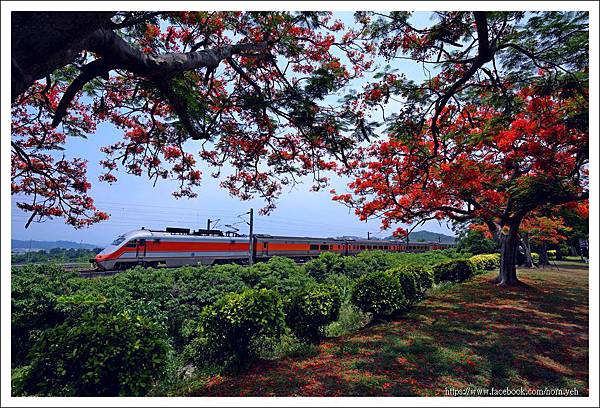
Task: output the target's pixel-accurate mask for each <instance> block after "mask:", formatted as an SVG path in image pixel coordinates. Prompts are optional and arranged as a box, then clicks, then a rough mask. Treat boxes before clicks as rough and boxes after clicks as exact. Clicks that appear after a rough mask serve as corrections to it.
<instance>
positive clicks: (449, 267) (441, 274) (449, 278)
mask: <svg viewBox="0 0 600 408" xmlns="http://www.w3.org/2000/svg"><path fill="white" fill-rule="evenodd" d="M476 272H477V269H476V268H475V265H474V264H473V262H471V261H470V260H469V259H452V260H450V261H446V262H442V263H439V264H437V265H435V266H434V267H433V274H434V279H435V281H436V283H439V282H462V281H465V280H467V279H470V278H472V277H473V276H474V275H475V273H476Z"/></svg>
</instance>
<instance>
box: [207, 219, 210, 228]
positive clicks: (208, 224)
mask: <svg viewBox="0 0 600 408" xmlns="http://www.w3.org/2000/svg"><path fill="white" fill-rule="evenodd" d="M206 229H207V230H208V231H210V218H209V219H208V220H206Z"/></svg>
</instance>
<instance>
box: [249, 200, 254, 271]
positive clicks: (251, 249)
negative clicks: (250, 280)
mask: <svg viewBox="0 0 600 408" xmlns="http://www.w3.org/2000/svg"><path fill="white" fill-rule="evenodd" d="M249 214H250V223H249V225H250V234H249V235H250V236H249V237H248V243H249V245H248V265H250V266H252V263H253V261H254V259H252V258H253V255H254V251H253V249H254V248H253V244H254V237H253V235H254V208H250V212H249Z"/></svg>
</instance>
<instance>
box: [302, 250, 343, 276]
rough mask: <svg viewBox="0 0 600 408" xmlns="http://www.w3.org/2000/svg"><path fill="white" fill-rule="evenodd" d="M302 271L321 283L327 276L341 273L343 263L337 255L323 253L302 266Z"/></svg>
mask: <svg viewBox="0 0 600 408" xmlns="http://www.w3.org/2000/svg"><path fill="white" fill-rule="evenodd" d="M304 270H306V272H307V273H308V274H309V275H310V276H312V277H313V278H315V279H316V281H317V282H323V281H324V280H325V279H326V278H327V276H328V275H331V274H341V273H343V272H344V261H343V258H342V257H341V256H340V255H338V254H335V253H333V252H324V253H322V254H320V255H319V256H318V257H317V258H314V259H311V260H310V261H308V262H307V263H306V264H304Z"/></svg>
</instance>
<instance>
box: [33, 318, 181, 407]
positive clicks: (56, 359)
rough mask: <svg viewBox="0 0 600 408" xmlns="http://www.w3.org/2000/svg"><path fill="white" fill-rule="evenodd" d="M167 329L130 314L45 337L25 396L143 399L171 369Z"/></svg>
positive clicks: (85, 321) (73, 324)
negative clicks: (129, 397) (132, 397)
mask: <svg viewBox="0 0 600 408" xmlns="http://www.w3.org/2000/svg"><path fill="white" fill-rule="evenodd" d="M168 352H169V342H168V338H167V333H166V330H165V329H164V327H163V326H162V325H160V324H157V323H156V322H154V321H153V320H152V319H150V318H148V317H145V316H140V315H136V314H132V313H130V312H128V311H124V312H120V313H117V314H116V315H107V314H103V315H93V314H88V315H86V316H84V317H83V318H82V319H79V320H75V321H73V320H69V321H67V322H65V323H63V324H60V325H58V326H56V327H54V328H51V329H48V330H46V331H44V332H43V333H42V335H41V336H40V338H39V340H38V341H37V342H36V343H35V344H34V346H33V348H32V349H31V351H30V353H29V359H30V366H29V369H27V372H26V373H25V375H24V379H23V381H22V383H23V388H24V389H23V392H24V393H27V394H37V395H49V396H142V395H145V394H146V392H147V391H148V390H149V389H150V387H151V386H152V384H153V383H154V381H156V380H157V379H159V378H160V377H161V376H162V375H163V374H164V370H165V367H166V365H167V357H168Z"/></svg>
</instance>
